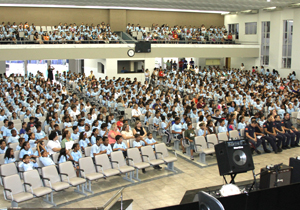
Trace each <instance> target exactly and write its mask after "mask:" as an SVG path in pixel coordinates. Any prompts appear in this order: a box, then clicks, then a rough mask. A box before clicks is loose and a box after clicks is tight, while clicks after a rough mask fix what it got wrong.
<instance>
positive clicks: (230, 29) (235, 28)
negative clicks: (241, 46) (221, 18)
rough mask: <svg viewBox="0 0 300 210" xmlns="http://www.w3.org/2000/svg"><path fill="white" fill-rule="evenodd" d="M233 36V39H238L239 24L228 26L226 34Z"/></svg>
mask: <svg viewBox="0 0 300 210" xmlns="http://www.w3.org/2000/svg"><path fill="white" fill-rule="evenodd" d="M229 33H231V34H232V35H235V39H239V24H238V23H235V24H228V34H229Z"/></svg>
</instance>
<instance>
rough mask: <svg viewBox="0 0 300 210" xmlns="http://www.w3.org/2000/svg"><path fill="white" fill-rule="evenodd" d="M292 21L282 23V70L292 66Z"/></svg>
mask: <svg viewBox="0 0 300 210" xmlns="http://www.w3.org/2000/svg"><path fill="white" fill-rule="evenodd" d="M292 42H293V20H284V21H283V42H282V68H284V69H290V68H291V65H292Z"/></svg>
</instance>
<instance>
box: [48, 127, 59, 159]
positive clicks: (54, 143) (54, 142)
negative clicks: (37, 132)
mask: <svg viewBox="0 0 300 210" xmlns="http://www.w3.org/2000/svg"><path fill="white" fill-rule="evenodd" d="M47 149H48V152H49V155H52V154H54V153H56V152H59V151H60V149H61V144H60V142H59V140H58V135H57V133H56V131H51V133H50V135H49V141H48V144H47Z"/></svg>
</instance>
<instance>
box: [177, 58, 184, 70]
mask: <svg viewBox="0 0 300 210" xmlns="http://www.w3.org/2000/svg"><path fill="white" fill-rule="evenodd" d="M183 63H184V62H183V60H180V61H179V62H178V64H179V69H180V70H183V69H182V67H183Z"/></svg>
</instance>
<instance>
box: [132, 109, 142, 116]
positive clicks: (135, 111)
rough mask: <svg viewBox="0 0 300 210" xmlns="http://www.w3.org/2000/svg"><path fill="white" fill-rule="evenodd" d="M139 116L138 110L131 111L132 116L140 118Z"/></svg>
mask: <svg viewBox="0 0 300 210" xmlns="http://www.w3.org/2000/svg"><path fill="white" fill-rule="evenodd" d="M140 115H142V113H141V111H140V110H139V109H138V110H136V109H133V110H132V116H140Z"/></svg>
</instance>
